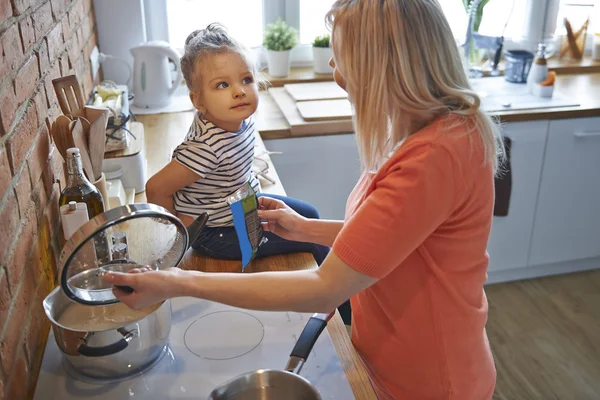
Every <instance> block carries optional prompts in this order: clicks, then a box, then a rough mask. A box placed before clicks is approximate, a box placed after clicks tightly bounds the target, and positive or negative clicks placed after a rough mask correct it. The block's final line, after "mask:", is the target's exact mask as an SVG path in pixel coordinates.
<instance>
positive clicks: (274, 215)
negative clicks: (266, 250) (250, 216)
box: [258, 196, 307, 242]
mask: <svg viewBox="0 0 600 400" xmlns="http://www.w3.org/2000/svg"><path fill="white" fill-rule="evenodd" d="M258 204H259V209H258V217H259V218H260V219H261V220H262V221H263V222H262V226H263V229H264V230H265V231H268V232H272V233H274V234H275V235H277V236H279V237H281V238H284V239H287V240H294V241H299V242H303V241H305V240H304V232H303V231H304V230H303V229H302V227H303V226H304V224H305V223H306V221H307V219H306V218H304V217H303V216H302V215H300V214H298V213H297V212H296V211H294V210H292V209H291V208H290V207H289V206H288V205H287V204H285V203H284V202H283V201H281V200H277V199H273V198H271V197H267V196H260V197H259V198H258Z"/></svg>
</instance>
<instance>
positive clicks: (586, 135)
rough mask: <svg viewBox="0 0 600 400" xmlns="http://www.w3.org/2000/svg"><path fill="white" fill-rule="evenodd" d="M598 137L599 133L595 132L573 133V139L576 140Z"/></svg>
mask: <svg viewBox="0 0 600 400" xmlns="http://www.w3.org/2000/svg"><path fill="white" fill-rule="evenodd" d="M596 136H598V137H600V131H595V132H575V137H576V138H578V139H584V138H590V137H596Z"/></svg>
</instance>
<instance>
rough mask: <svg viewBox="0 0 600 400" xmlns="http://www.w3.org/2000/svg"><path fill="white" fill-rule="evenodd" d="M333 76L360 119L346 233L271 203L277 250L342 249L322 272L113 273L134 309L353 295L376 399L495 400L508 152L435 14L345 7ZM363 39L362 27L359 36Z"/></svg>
mask: <svg viewBox="0 0 600 400" xmlns="http://www.w3.org/2000/svg"><path fill="white" fill-rule="evenodd" d="M328 19H329V21H330V22H331V23H332V24H333V34H332V45H333V54H334V62H332V66H334V68H335V70H334V77H335V80H336V82H338V84H339V85H340V86H341V87H342V88H344V89H345V90H346V91H347V92H348V97H349V99H350V101H351V102H352V103H353V105H354V112H355V120H354V122H355V131H356V139H357V142H358V149H359V154H360V156H361V160H362V164H363V174H362V176H361V178H360V179H359V181H358V182H357V184H356V187H355V188H354V190H353V192H352V194H351V195H350V197H349V199H348V202H347V206H346V219H345V220H344V221H324V220H311V219H305V218H303V217H301V216H299V215H298V214H296V213H294V212H293V211H292V210H290V208H289V207H287V206H286V205H285V204H284V203H282V202H281V201H278V200H275V199H270V198H268V197H262V198H261V199H260V200H261V206H262V210H261V212H259V216H260V217H261V218H262V219H263V220H265V226H266V227H267V229H269V230H270V231H271V232H275V233H277V234H278V235H280V236H281V237H284V238H289V239H294V240H298V241H307V242H314V243H320V244H322V245H332V251H331V253H330V254H329V255H328V256H327V259H326V260H325V262H324V263H323V265H322V266H321V268H319V269H316V270H313V271H296V272H280V273H268V274H202V273H198V272H190V271H181V270H178V269H176V268H174V269H171V270H169V271H158V272H146V273H137V274H112V275H110V276H109V277H108V281H109V282H113V283H114V284H118V285H129V286H132V287H133V288H134V292H133V293H131V294H127V293H124V292H122V291H119V290H118V289H115V292H116V293H117V295H118V297H119V298H120V299H121V300H122V301H124V302H125V303H126V304H128V305H130V306H131V307H135V308H141V307H144V306H147V305H150V304H154V303H156V302H158V301H161V300H163V299H165V298H170V297H176V296H197V297H200V298H204V299H209V300H212V301H219V302H222V303H226V304H230V305H233V306H236V307H245V308H250V309H260V310H288V311H304V312H327V311H329V310H331V309H333V308H334V307H335V306H336V305H338V304H340V303H341V302H342V301H343V300H345V299H346V298H348V297H349V296H351V303H352V342H353V344H354V345H355V346H356V348H357V350H358V351H359V353H360V355H361V357H362V360H363V362H364V364H365V366H366V368H367V371H368V374H369V377H370V379H371V382H372V383H373V386H374V388H375V390H376V392H377V395H378V397H379V399H381V400H408V399H411V400H412V399H436V400H451V399H455V400H488V399H491V398H492V394H493V392H494V386H495V381H496V370H495V367H494V360H493V357H492V353H491V350H490V346H489V343H488V340H487V336H486V331H485V325H486V320H487V313H488V305H487V300H486V296H485V292H484V290H483V284H484V282H485V280H486V270H487V266H488V255H487V252H486V246H487V241H488V237H489V233H490V229H491V226H492V213H493V206H494V171H495V170H496V168H497V155H498V154H499V153H502V145H501V142H500V141H499V140H498V139H499V132H498V129H497V127H496V126H495V125H494V124H493V122H492V121H491V120H490V118H489V117H488V116H486V115H485V114H484V113H483V112H482V110H481V109H480V107H479V106H480V101H479V98H478V97H477V94H475V93H474V92H473V91H472V90H471V89H470V87H469V81H468V80H467V77H466V75H465V72H464V69H463V66H462V63H461V58H460V55H459V50H458V48H457V46H456V43H455V42H454V38H453V36H452V31H451V30H450V26H449V25H448V22H447V21H446V19H445V17H444V14H443V12H442V9H441V7H440V5H439V3H438V2H437V1H436V0H379V1H373V0H337V1H336V2H335V3H334V5H333V6H332V9H331V11H330V12H329V16H328ZM357 27H360V29H358V28H357Z"/></svg>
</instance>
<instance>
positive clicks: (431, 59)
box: [326, 0, 504, 171]
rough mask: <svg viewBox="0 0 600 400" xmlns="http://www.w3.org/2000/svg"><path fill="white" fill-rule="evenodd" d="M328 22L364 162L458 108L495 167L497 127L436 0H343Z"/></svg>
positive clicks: (374, 163) (373, 162)
mask: <svg viewBox="0 0 600 400" xmlns="http://www.w3.org/2000/svg"><path fill="white" fill-rule="evenodd" d="M326 21H327V24H328V25H329V27H330V28H331V29H332V32H333V45H334V54H335V62H336V67H337V68H338V69H339V71H340V73H341V75H342V76H343V77H344V79H345V81H346V90H347V91H348V96H349V98H350V101H351V102H352V104H353V106H354V111H355V112H354V128H355V131H356V136H357V141H358V148H359V154H360V157H361V163H362V166H363V168H365V169H367V170H374V169H377V168H378V166H379V165H380V164H381V162H382V161H383V160H385V159H386V158H387V157H388V156H389V155H390V153H391V152H392V151H393V150H394V149H395V148H396V147H397V146H398V145H400V144H401V143H402V141H403V140H404V139H406V138H407V137H408V136H409V135H410V134H412V133H414V132H416V131H417V130H419V129H420V128H422V127H424V126H425V125H427V124H428V123H429V122H431V121H433V120H434V119H435V118H437V117H439V116H441V115H450V114H454V115H457V116H459V117H460V119H461V120H462V121H464V123H465V126H467V127H468V128H467V132H468V133H471V132H477V134H479V135H480V137H481V142H482V144H483V147H484V151H485V161H486V162H489V163H491V164H492V166H493V168H494V170H495V171H496V170H497V168H498V158H499V156H501V155H502V154H503V150H504V146H503V142H502V140H501V135H500V132H499V129H498V126H497V125H496V124H495V123H494V121H493V120H492V119H491V118H490V117H489V116H488V115H486V114H485V113H484V112H483V111H482V110H481V109H480V103H481V102H480V99H479V96H477V94H476V93H474V92H473V91H472V90H471V89H470V85H469V80H468V79H467V76H466V72H465V69H464V67H463V64H462V60H461V57H460V54H459V49H458V46H457V44H456V42H455V40H454V37H453V35H452V30H451V29H450V26H449V25H448V21H447V20H446V18H445V16H444V13H443V11H442V8H441V7H440V5H439V3H438V2H437V0H337V1H336V2H335V3H334V4H333V6H332V8H331V10H330V11H329V13H328V14H327V17H326Z"/></svg>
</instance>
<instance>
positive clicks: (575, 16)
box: [556, 0, 600, 38]
mask: <svg viewBox="0 0 600 400" xmlns="http://www.w3.org/2000/svg"><path fill="white" fill-rule="evenodd" d="M598 3H599V2H598V1H597V0H579V1H572V0H571V1H565V0H561V2H560V9H559V11H558V21H557V24H556V35H558V36H564V35H566V28H565V25H564V22H563V21H564V19H565V18H567V19H568V20H569V22H570V23H571V26H572V27H573V29H574V30H577V29H579V28H580V27H581V26H582V25H583V24H584V23H585V21H586V20H587V19H589V25H588V30H587V32H588V37H589V38H591V36H592V34H593V33H594V32H595V29H598V28H600V26H599V24H598V17H599V16H598V14H600V5H599V4H598Z"/></svg>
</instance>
